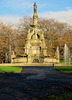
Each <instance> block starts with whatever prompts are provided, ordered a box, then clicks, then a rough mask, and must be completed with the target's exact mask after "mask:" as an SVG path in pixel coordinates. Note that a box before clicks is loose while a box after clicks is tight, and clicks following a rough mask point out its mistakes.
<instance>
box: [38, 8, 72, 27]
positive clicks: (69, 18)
mask: <svg viewBox="0 0 72 100" xmlns="http://www.w3.org/2000/svg"><path fill="white" fill-rule="evenodd" d="M39 17H43V18H49V19H51V18H53V19H56V20H58V21H60V22H66V23H68V24H70V25H72V10H68V11H59V12H52V11H51V12H50V11H49V12H44V13H39Z"/></svg>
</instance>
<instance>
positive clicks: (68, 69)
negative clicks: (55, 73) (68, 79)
mask: <svg viewBox="0 0 72 100" xmlns="http://www.w3.org/2000/svg"><path fill="white" fill-rule="evenodd" d="M55 69H57V70H59V71H61V72H67V73H72V66H63V67H55Z"/></svg>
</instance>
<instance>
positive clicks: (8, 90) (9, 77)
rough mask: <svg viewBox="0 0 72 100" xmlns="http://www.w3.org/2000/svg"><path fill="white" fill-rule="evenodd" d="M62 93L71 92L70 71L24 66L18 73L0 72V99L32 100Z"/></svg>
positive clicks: (71, 75)
mask: <svg viewBox="0 0 72 100" xmlns="http://www.w3.org/2000/svg"><path fill="white" fill-rule="evenodd" d="M62 93H72V73H70V74H66V73H62V72H59V71H56V70H55V69H54V67H38V66H37V67H36V66H34V67H33V66H32V67H27V66H26V67H25V66H24V67H23V70H22V73H20V74H13V73H10V74H8V73H5V74H0V100H32V98H33V97H39V96H42V95H50V94H62Z"/></svg>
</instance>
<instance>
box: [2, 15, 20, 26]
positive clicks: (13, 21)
mask: <svg viewBox="0 0 72 100" xmlns="http://www.w3.org/2000/svg"><path fill="white" fill-rule="evenodd" d="M20 18H21V17H18V16H15V17H11V16H3V17H0V22H3V23H4V24H5V25H11V26H13V28H16V25H17V24H18V23H19V22H20Z"/></svg>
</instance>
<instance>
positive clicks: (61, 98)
mask: <svg viewBox="0 0 72 100" xmlns="http://www.w3.org/2000/svg"><path fill="white" fill-rule="evenodd" d="M33 100H72V94H62V95H58V96H55V95H50V96H44V97H40V98H34V99H33Z"/></svg>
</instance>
